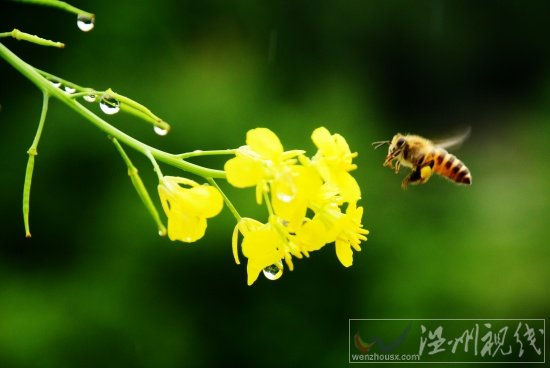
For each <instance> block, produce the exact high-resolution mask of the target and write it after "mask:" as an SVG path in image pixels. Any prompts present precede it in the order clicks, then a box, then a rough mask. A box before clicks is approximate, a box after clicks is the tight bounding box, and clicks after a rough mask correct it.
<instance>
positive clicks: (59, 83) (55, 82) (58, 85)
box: [50, 80, 61, 88]
mask: <svg viewBox="0 0 550 368" xmlns="http://www.w3.org/2000/svg"><path fill="white" fill-rule="evenodd" d="M50 83H51V84H52V86H54V87H56V88H59V87H61V82H60V81H58V80H50Z"/></svg>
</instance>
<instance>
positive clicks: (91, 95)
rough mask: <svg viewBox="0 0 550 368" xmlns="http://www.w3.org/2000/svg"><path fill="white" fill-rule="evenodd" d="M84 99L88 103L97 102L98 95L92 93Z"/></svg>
mask: <svg viewBox="0 0 550 368" xmlns="http://www.w3.org/2000/svg"><path fill="white" fill-rule="evenodd" d="M82 98H83V99H84V101H86V102H95V100H96V98H97V97H96V95H95V94H93V93H90V94H89V95H85V96H82Z"/></svg>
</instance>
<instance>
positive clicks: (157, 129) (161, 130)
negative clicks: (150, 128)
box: [154, 125, 168, 136]
mask: <svg viewBox="0 0 550 368" xmlns="http://www.w3.org/2000/svg"><path fill="white" fill-rule="evenodd" d="M154 131H155V133H157V135H160V136H165V135H166V134H168V129H164V128H161V127H159V126H156V125H155V127H154Z"/></svg>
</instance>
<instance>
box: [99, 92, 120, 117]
mask: <svg viewBox="0 0 550 368" xmlns="http://www.w3.org/2000/svg"><path fill="white" fill-rule="evenodd" d="M99 107H100V108H101V111H103V112H104V113H105V114H107V115H113V114H116V113H117V112H119V111H120V102H118V100H117V99H116V98H114V97H112V96H111V95H109V94H107V93H106V94H104V95H103V96H102V97H101V101H100V102H99Z"/></svg>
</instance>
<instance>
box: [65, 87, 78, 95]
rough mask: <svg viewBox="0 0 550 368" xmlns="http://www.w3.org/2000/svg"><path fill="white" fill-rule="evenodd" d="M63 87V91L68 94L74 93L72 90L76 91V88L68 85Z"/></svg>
mask: <svg viewBox="0 0 550 368" xmlns="http://www.w3.org/2000/svg"><path fill="white" fill-rule="evenodd" d="M63 89H64V90H65V92H67V93H68V94H71V93H74V92H75V91H76V89H74V88H73V87H69V86H65V87H63Z"/></svg>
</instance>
